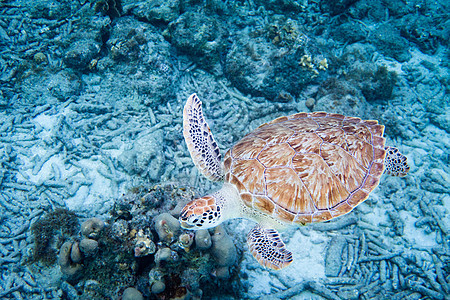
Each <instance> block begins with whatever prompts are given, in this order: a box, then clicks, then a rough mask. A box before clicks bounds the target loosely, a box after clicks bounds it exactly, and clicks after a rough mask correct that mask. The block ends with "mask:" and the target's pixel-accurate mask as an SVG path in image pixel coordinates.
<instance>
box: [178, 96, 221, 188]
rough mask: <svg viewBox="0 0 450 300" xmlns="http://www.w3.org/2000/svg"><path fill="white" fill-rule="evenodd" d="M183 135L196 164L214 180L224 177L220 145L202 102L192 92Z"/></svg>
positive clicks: (185, 115)
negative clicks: (214, 135) (205, 114)
mask: <svg viewBox="0 0 450 300" xmlns="http://www.w3.org/2000/svg"><path fill="white" fill-rule="evenodd" d="M183 135H184V139H185V141H186V144H187V146H188V149H189V153H190V154H191V157H192V160H193V161H194V164H195V166H196V167H197V168H198V169H199V170H200V172H201V173H202V174H203V175H204V176H205V177H206V178H208V179H210V180H212V181H220V180H222V179H223V166H222V163H221V156H220V150H219V146H217V143H216V141H215V140H214V137H213V135H212V133H211V130H210V129H209V126H208V123H206V120H205V118H204V117H203V111H202V102H201V101H200V99H199V98H198V97H197V94H192V95H191V96H190V97H189V99H188V101H187V102H186V105H185V106H184V111H183Z"/></svg>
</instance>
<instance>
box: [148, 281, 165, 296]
mask: <svg viewBox="0 0 450 300" xmlns="http://www.w3.org/2000/svg"><path fill="white" fill-rule="evenodd" d="M151 289H152V293H153V294H159V293H162V292H164V290H165V289H166V285H165V284H164V282H162V281H159V280H157V281H155V282H153V284H152V286H151Z"/></svg>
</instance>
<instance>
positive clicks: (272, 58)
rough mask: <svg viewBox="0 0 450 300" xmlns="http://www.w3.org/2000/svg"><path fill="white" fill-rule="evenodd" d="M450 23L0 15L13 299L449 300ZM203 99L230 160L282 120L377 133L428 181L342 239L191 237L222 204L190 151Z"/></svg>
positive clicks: (47, 9) (84, 10)
mask: <svg viewBox="0 0 450 300" xmlns="http://www.w3.org/2000/svg"><path fill="white" fill-rule="evenodd" d="M449 15H450V3H449V2H448V1H445V0H440V1H419V0H413V1H403V0H391V1H376V0H359V1H358V0H334V1H333V0H328V1H325V0H314V1H313V0H300V1H294V0H278V1H273V0H266V1H262V0H246V1H245V0H242V1H237V0H236V1H233V0H230V1H219V0H205V1H199V0H147V1H131V0H123V1H120V0H86V1H69V0H59V1H56V0H55V1H42V0H34V1H30V0H20V1H19V0H17V1H2V2H0V70H1V71H0V87H1V91H0V153H1V156H0V270H1V271H0V272H1V278H0V299H123V300H125V299H127V300H130V299H450V298H449V297H450V296H449V295H450V251H449V234H450V217H449V210H450V195H449V191H450V166H449V157H450V152H449V149H450V138H449V137H450V135H449V133H450V110H449V103H450V101H449V83H450V75H449V64H450V51H449V41H450V18H449ZM192 93H197V94H198V96H199V97H200V99H202V101H203V111H204V114H205V117H206V119H207V120H208V123H209V125H210V127H211V130H212V132H213V133H214V136H215V139H216V141H217V142H218V144H219V147H220V149H221V152H222V154H224V153H225V151H226V150H227V149H228V148H230V147H231V146H232V145H233V144H235V143H236V142H237V141H238V140H239V139H240V138H242V137H243V136H244V135H245V134H247V133H249V132H251V131H252V130H253V129H255V128H256V127H258V126H259V125H260V124H263V123H265V122H268V121H270V120H272V119H274V118H277V117H280V116H284V115H289V114H293V113H297V112H311V111H327V112H335V113H340V114H344V115H347V116H355V117H360V118H362V119H374V120H378V121H379V123H380V124H383V125H385V126H386V130H385V136H386V138H387V141H386V144H387V145H389V146H395V147H398V148H399V150H400V151H401V152H402V153H403V154H405V155H406V156H407V157H408V162H409V165H410V167H411V169H410V172H409V174H408V176H407V177H404V178H399V177H390V176H383V177H382V179H381V182H380V185H379V186H378V187H377V188H376V189H375V190H374V191H373V192H372V193H371V194H370V197H369V199H368V200H366V201H365V202H364V203H362V204H361V205H359V206H358V207H357V208H356V209H355V210H353V211H352V212H351V213H349V214H347V215H345V216H342V217H340V218H337V219H333V220H331V221H329V222H326V223H320V224H313V225H310V226H305V227H301V228H292V229H290V230H287V231H284V232H282V233H281V235H282V238H283V240H284V241H285V242H286V244H287V248H288V249H289V250H291V251H292V252H293V257H294V262H293V263H292V264H291V265H290V266H289V267H287V268H285V269H283V270H281V271H272V270H268V269H265V268H264V267H262V266H260V265H259V264H258V263H257V261H256V260H255V259H254V258H253V257H252V255H251V254H250V253H249V251H248V249H247V245H246V242H245V240H246V235H247V232H248V231H249V230H250V229H251V228H252V227H253V226H254V224H253V223H252V222H250V221H247V220H231V221H228V222H226V223H224V224H223V225H221V226H219V227H217V228H216V229H212V230H209V231H208V230H203V231H198V232H195V235H194V232H193V231H187V230H182V229H180V227H179V223H178V220H177V217H178V214H179V212H180V210H181V208H182V207H183V206H184V204H186V203H187V202H188V201H189V200H191V199H193V197H198V196H201V195H204V194H205V193H207V192H209V191H212V190H215V189H217V188H219V185H217V184H215V183H211V182H209V181H208V180H207V179H205V178H203V177H202V176H201V174H200V173H199V172H198V170H197V169H196V168H195V166H194V164H193V162H192V160H191V158H190V155H189V152H188V150H187V147H186V145H185V142H184V138H183V134H182V120H183V116H182V115H183V106H184V103H185V101H186V99H187V98H188V96H189V95H191V94H192Z"/></svg>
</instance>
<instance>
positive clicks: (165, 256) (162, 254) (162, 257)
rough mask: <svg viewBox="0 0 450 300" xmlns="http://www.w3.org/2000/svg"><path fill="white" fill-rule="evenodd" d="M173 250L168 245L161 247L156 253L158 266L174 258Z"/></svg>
mask: <svg viewBox="0 0 450 300" xmlns="http://www.w3.org/2000/svg"><path fill="white" fill-rule="evenodd" d="M172 257H173V256H172V250H171V249H170V248H168V247H162V248H159V249H158V251H157V252H156V254H155V263H156V266H158V267H160V266H161V263H162V262H164V261H170V260H172Z"/></svg>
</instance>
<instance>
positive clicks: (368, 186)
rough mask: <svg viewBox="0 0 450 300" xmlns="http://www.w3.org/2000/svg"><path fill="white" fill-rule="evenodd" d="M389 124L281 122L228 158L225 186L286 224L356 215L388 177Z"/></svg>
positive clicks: (302, 118)
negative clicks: (386, 135) (353, 212)
mask: <svg viewBox="0 0 450 300" xmlns="http://www.w3.org/2000/svg"><path fill="white" fill-rule="evenodd" d="M383 133H384V126H383V125H379V124H378V122H377V121H363V120H361V119H359V118H353V117H345V116H343V115H339V114H327V113H324V112H314V113H299V114H295V115H291V116H288V117H281V118H278V119H275V120H273V121H272V122H270V123H266V124H263V125H261V126H260V127H258V128H257V129H256V130H254V131H253V132H251V133H249V134H247V135H246V136H245V137H244V138H243V139H241V140H240V141H239V142H238V143H237V144H236V145H235V146H234V147H232V148H231V149H230V150H228V152H227V153H226V154H225V157H224V167H225V181H228V182H230V183H232V184H234V185H235V186H236V187H237V189H238V191H239V193H240V195H241V198H242V201H243V202H244V203H245V205H247V206H248V207H250V208H253V209H255V210H257V211H260V212H262V213H265V214H268V215H271V216H273V217H274V218H276V219H278V220H280V221H283V222H286V223H299V224H306V223H312V222H321V221H326V220H329V219H332V218H334V217H338V216H340V215H343V214H346V213H348V212H350V211H351V210H352V209H353V208H355V207H356V206H357V205H358V204H360V203H361V202H363V201H364V200H365V199H367V197H368V196H369V193H370V192H371V191H372V190H373V189H374V188H375V187H376V186H377V185H378V183H379V181H380V177H381V175H382V174H383V171H384V164H383V160H384V157H385V150H384V144H385V139H384V138H383Z"/></svg>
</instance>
